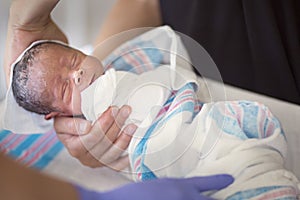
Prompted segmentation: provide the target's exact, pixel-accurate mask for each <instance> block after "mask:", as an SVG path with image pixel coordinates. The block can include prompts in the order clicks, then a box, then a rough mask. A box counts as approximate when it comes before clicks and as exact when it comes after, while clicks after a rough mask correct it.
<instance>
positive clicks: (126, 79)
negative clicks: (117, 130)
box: [81, 65, 197, 130]
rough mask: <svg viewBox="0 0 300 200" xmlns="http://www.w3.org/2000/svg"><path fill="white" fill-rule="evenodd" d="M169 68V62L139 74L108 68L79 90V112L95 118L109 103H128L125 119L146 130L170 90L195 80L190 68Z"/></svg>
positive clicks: (166, 98)
mask: <svg viewBox="0 0 300 200" xmlns="http://www.w3.org/2000/svg"><path fill="white" fill-rule="evenodd" d="M172 71H173V69H171V68H170V66H168V65H163V66H160V67H158V68H157V69H154V70H152V71H149V72H145V73H143V74H140V75H137V74H133V73H131V72H124V71H115V70H114V69H109V70H107V71H106V72H105V74H104V75H102V76H101V77H99V78H98V79H97V80H96V81H95V82H94V83H93V84H92V85H91V86H89V87H88V88H87V89H85V90H84V91H83V92H82V93H81V105H82V106H81V108H82V112H83V114H84V116H85V117H86V118H87V119H88V120H90V121H92V122H94V121H95V120H96V119H97V118H98V117H99V116H100V115H101V114H102V113H103V112H104V111H105V110H106V109H107V108H108V107H109V106H112V105H115V106H118V107H121V106H123V105H129V106H130V107H131V109H132V113H131V114H130V117H129V119H128V120H127V122H126V123H127V124H128V123H134V124H136V125H137V126H138V128H143V129H144V130H145V128H148V127H149V126H150V125H151V123H152V122H153V120H154V119H155V117H156V115H157V114H158V112H159V111H160V109H161V108H162V106H163V104H164V103H165V102H166V101H167V100H168V98H169V96H170V94H171V93H172V91H173V90H177V89H179V88H181V87H182V86H184V85H185V84H186V83H190V82H192V83H195V84H197V82H196V75H195V74H194V73H193V72H192V71H189V70H186V69H184V68H181V67H179V66H178V67H177V68H176V71H175V73H173V72H172ZM171 74H172V76H171ZM174 74H175V76H174ZM173 77H174V79H173Z"/></svg>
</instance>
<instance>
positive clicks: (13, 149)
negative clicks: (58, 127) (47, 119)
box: [0, 130, 64, 170]
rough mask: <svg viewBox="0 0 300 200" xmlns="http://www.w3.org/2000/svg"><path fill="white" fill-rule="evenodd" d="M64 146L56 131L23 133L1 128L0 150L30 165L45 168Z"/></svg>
mask: <svg viewBox="0 0 300 200" xmlns="http://www.w3.org/2000/svg"><path fill="white" fill-rule="evenodd" d="M63 148H64V146H63V144H62V143H61V142H60V141H59V140H58V139H57V137H56V133H55V132H54V131H51V132H48V133H45V134H33V135H22V134H15V133H12V132H10V131H7V130H0V151H3V152H4V153H6V154H7V155H9V156H11V157H13V158H15V159H16V160H18V161H20V162H21V163H23V164H25V165H27V166H29V167H34V168H37V169H40V170H41V169H43V168H44V167H46V166H47V165H48V164H49V163H50V162H51V161H52V160H53V159H54V158H55V156H56V155H57V154H58V153H59V152H60V151H61V150H62V149H63Z"/></svg>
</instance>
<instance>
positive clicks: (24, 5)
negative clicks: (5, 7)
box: [9, 0, 59, 30]
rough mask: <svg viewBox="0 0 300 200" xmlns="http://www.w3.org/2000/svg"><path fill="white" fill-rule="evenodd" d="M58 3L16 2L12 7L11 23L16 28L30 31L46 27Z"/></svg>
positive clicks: (23, 0) (55, 0)
mask: <svg viewBox="0 0 300 200" xmlns="http://www.w3.org/2000/svg"><path fill="white" fill-rule="evenodd" d="M58 2H59V0H43V1H41V0H14V1H12V3H11V7H10V15H9V23H10V24H11V25H12V26H14V28H21V29H28V30H31V29H35V27H40V26H45V23H48V22H49V17H50V13H51V11H52V10H53V8H54V7H55V6H56V4H57V3H58Z"/></svg>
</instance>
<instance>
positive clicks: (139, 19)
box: [96, 0, 161, 42]
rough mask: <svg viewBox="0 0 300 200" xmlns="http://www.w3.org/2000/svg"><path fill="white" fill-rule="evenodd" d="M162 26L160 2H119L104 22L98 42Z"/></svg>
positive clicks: (145, 0) (139, 0) (127, 0)
mask: <svg viewBox="0 0 300 200" xmlns="http://www.w3.org/2000/svg"><path fill="white" fill-rule="evenodd" d="M160 24H161V17H160V9H159V1H158V0H118V1H117V2H116V3H115V5H114V6H113V7H112V9H111V11H110V12H109V14H108V16H107V17H106V20H105V21H104V23H103V25H102V27H101V29H100V32H99V35H98V38H97V40H96V42H101V41H102V40H104V39H106V38H107V37H109V36H111V35H114V34H116V33H119V32H122V31H125V30H129V29H132V28H138V27H154V26H158V25H160Z"/></svg>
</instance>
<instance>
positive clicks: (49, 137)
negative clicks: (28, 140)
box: [18, 132, 57, 161]
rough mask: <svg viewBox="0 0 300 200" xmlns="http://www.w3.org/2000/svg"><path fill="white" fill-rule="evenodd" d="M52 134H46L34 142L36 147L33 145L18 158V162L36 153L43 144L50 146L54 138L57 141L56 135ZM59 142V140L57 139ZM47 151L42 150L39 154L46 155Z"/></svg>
mask: <svg viewBox="0 0 300 200" xmlns="http://www.w3.org/2000/svg"><path fill="white" fill-rule="evenodd" d="M51 133H52V132H48V133H46V134H44V135H43V136H42V137H41V138H39V139H38V140H37V141H35V142H34V145H32V146H31V147H30V148H28V149H27V150H26V151H25V152H24V153H23V154H22V156H20V157H19V158H18V160H20V161H23V160H25V159H26V158H27V157H28V156H29V155H31V154H32V153H34V152H35V151H37V149H38V148H40V147H41V145H42V144H49V143H50V142H51V141H52V140H53V138H54V139H56V137H55V135H54V134H53V136H54V137H53V136H52V134H51ZM56 140H57V139H56ZM45 152H46V151H42V149H40V150H39V152H38V153H42V154H44V153H45Z"/></svg>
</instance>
